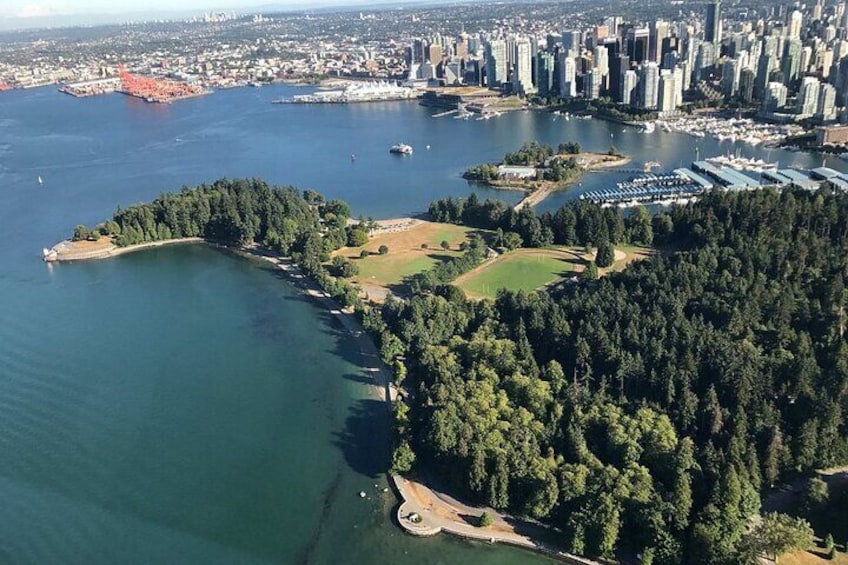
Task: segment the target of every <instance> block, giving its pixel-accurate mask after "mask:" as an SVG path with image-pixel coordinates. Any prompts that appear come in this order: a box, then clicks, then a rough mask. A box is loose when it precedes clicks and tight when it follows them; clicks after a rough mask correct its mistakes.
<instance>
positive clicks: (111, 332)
mask: <svg viewBox="0 0 848 565" xmlns="http://www.w3.org/2000/svg"><path fill="white" fill-rule="evenodd" d="M35 259H37V258H34V260H33V263H32V266H35V267H37V268H36V269H29V268H28V269H23V270H22V271H20V272H19V273H18V275H19V276H20V277H23V278H28V280H20V279H19V280H17V281H11V280H10V279H14V278H16V277H5V276H4V277H3V279H2V280H3V281H4V282H5V283H6V284H7V285H9V284H14V285H15V286H16V287H17V298H16V300H8V299H7V298H8V297H9V294H8V293H7V294H4V301H3V308H2V318H0V322H2V324H0V359H2V364H0V382H1V383H2V385H0V386H2V393H0V442H2V443H0V445H2V453H3V457H2V458H0V504H2V507H3V509H4V510H3V512H2V513H0V547H2V552H3V553H2V554H0V561H2V562H9V563H87V564H90V563H151V562H156V561H160V562H166V563H377V562H381V563H388V562H400V561H403V562H408V563H472V562H480V563H484V562H485V563H519V562H527V561H533V560H535V559H536V558H535V557H534V556H530V555H529V554H527V553H526V552H522V551H520V550H513V549H508V548H500V547H497V548H496V547H490V546H486V545H482V544H473V545H472V544H470V543H466V542H461V541H457V540H452V539H448V538H444V537H442V538H439V539H429V540H419V539H414V538H410V537H408V536H406V535H404V534H403V533H401V532H400V530H398V529H397V528H396V527H395V526H394V525H393V524H392V523H391V519H390V515H391V510H392V508H393V507H394V503H395V502H394V497H393V495H392V494H391V493H388V494H385V493H383V492H382V490H383V488H385V487H386V486H387V485H386V481H385V479H384V477H383V476H382V471H383V469H384V468H385V466H386V449H385V446H386V441H385V440H386V425H387V419H386V411H385V410H386V409H385V406H384V404H382V403H380V402H377V401H375V400H372V399H370V397H369V396H368V394H367V388H366V387H365V386H363V385H362V384H361V381H362V380H363V379H365V378H366V377H364V375H363V374H362V372H361V371H360V369H359V366H358V363H359V357H358V356H359V351H358V349H357V348H356V347H355V345H354V344H353V343H352V342H351V341H350V340H347V339H345V335H343V334H341V333H340V328H338V327H336V326H335V322H333V321H332V320H331V319H330V318H328V316H327V315H326V313H325V312H323V311H322V310H321V309H319V308H318V307H317V306H316V305H314V304H313V303H312V302H311V301H308V300H307V299H305V298H304V297H303V296H302V295H300V294H299V293H298V292H297V291H296V290H295V289H294V288H293V287H292V286H291V285H290V284H289V283H288V282H286V281H285V280H282V279H280V278H279V275H278V274H277V273H275V272H273V271H271V270H269V269H268V268H267V267H265V266H263V265H261V264H259V263H256V262H252V261H249V260H246V259H243V258H240V257H235V256H232V255H229V254H226V253H224V252H221V251H218V250H214V249H210V248H207V247H205V246H202V245H193V246H185V247H180V248H167V249H158V250H152V251H146V252H141V253H138V254H133V255H128V256H123V257H120V258H116V259H112V260H108V261H101V262H89V263H79V264H60V265H55V266H52V267H47V266H45V265H42V264H39V263H38V262H37V260H35ZM39 271H40V272H39ZM30 277H31V278H30ZM22 283H23V284H22ZM7 289H8V287H7ZM375 485H377V486H376V487H375ZM359 491H365V492H366V493H368V496H367V498H365V499H361V498H360V497H359V495H358V493H359Z"/></svg>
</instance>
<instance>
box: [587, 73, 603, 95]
mask: <svg viewBox="0 0 848 565" xmlns="http://www.w3.org/2000/svg"><path fill="white" fill-rule="evenodd" d="M603 78H604V77H603V76H602V75H601V72H600V71H599V70H598V69H591V70H590V71H588V72H587V73H586V74H585V75H584V76H583V96H584V97H586V98H588V99H589V100H595V99H597V98H600V97H601V84H602V82H603Z"/></svg>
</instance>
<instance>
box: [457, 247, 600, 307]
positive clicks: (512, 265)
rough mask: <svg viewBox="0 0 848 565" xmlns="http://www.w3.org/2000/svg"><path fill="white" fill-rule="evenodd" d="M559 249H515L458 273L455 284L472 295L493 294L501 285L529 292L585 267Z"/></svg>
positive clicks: (474, 296)
mask: <svg viewBox="0 0 848 565" xmlns="http://www.w3.org/2000/svg"><path fill="white" fill-rule="evenodd" d="M579 263H580V261H579V259H577V258H576V257H575V256H574V255H573V254H572V253H569V252H567V251H564V250H560V249H529V248H524V249H516V250H515V251H511V252H509V253H505V254H503V255H501V256H500V257H498V258H496V259H494V260H492V261H489V262H486V263H484V264H483V265H481V266H480V267H478V268H477V269H475V270H473V271H471V272H470V273H467V274H465V275H463V276H461V277H459V278H458V279H457V280H456V281H454V284H455V285H456V286H458V287H459V288H460V289H462V291H463V292H465V294H466V296H468V297H469V298H494V297H495V295H496V294H497V292H498V290H500V289H502V288H503V289H507V290H512V291H518V290H524V291H526V292H530V291H533V290H536V289H538V288H541V287H543V286H545V285H548V284H550V283H552V282H554V281H557V280H559V279H562V278H564V277H569V276H572V275H574V274H576V273H577V272H579V271H582V270H583V266H582V265H580V264H579Z"/></svg>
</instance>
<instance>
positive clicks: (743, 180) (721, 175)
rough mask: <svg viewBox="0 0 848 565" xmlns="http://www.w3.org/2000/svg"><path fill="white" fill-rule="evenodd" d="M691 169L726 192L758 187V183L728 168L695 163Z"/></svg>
mask: <svg viewBox="0 0 848 565" xmlns="http://www.w3.org/2000/svg"><path fill="white" fill-rule="evenodd" d="M692 168H693V169H694V170H695V171H697V172H699V173H702V174H704V175H706V176H707V177H708V178H710V179H712V180H713V181H715V183H716V184H718V185H719V186H721V187H723V188H725V189H727V190H745V189H748V188H756V187H758V186H760V184H761V183H760V181H759V180H757V179H753V178H751V177H749V176H748V175H745V174H743V173H740V172H739V171H736V170H734V169H731V168H730V167H717V166H715V165H713V164H712V163H709V162H707V161H695V162H694V163H692Z"/></svg>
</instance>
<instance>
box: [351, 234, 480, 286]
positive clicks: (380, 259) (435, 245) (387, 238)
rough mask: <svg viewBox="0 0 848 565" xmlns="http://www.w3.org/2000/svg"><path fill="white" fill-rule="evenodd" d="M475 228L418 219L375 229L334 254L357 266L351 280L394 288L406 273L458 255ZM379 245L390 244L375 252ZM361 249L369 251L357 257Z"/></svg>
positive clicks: (400, 283) (365, 284)
mask: <svg viewBox="0 0 848 565" xmlns="http://www.w3.org/2000/svg"><path fill="white" fill-rule="evenodd" d="M475 231H477V230H473V229H470V228H466V227H463V226H455V225H452V224H438V223H435V222H421V223H419V224H418V225H416V226H415V227H413V228H411V229H408V230H405V231H398V232H386V233H378V234H376V235H374V236H373V237H371V238H370V239H369V240H368V243H366V244H365V245H363V246H361V247H343V248H342V249H340V250H338V251H337V252H336V253H335V255H342V256H344V257H347V258H348V259H350V260H351V261H353V262H354V263H355V264H356V266H357V267H359V274H358V275H357V276H356V277H354V278H353V279H352V282H354V283H356V284H360V285H363V286H373V287H381V288H392V287H395V290H397V287H398V286H400V285H402V283H403V280H404V279H405V278H406V277H408V276H410V275H414V274H416V273H420V272H422V271H426V270H427V269H429V268H430V267H432V266H433V265H435V264H436V263H438V262H439V261H445V260H447V259H449V258H451V257H455V256H457V255H460V251H459V244H460V243H462V242H463V241H465V240H467V239H468V236H469V235H470V234H471V233H473V232H475ZM442 241H447V242H448V243H449V244H450V248H449V249H448V250H444V249H442V248H441V243H442ZM422 244H426V245H427V248H426V249H422V247H421V245H422ZM381 245H385V246H386V247H388V248H389V252H388V253H387V254H386V255H379V254H378V250H379V249H380V246H381ZM363 250H365V251H368V252H369V253H370V255H368V256H367V257H364V258H360V254H361V253H362V251H363Z"/></svg>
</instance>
